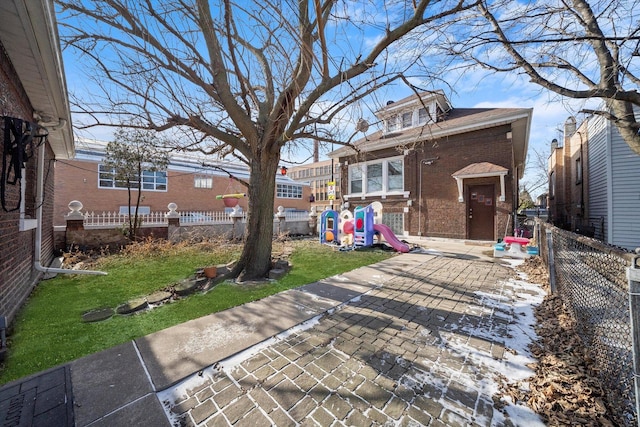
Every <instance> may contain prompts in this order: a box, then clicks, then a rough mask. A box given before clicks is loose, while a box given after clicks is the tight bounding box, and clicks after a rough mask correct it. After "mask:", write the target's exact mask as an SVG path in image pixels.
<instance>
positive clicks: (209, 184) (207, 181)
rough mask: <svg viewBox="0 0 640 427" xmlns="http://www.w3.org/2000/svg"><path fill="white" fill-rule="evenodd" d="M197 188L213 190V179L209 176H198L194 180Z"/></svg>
mask: <svg viewBox="0 0 640 427" xmlns="http://www.w3.org/2000/svg"><path fill="white" fill-rule="evenodd" d="M193 186H194V187H195V188H213V177H212V176H209V175H196V176H194V178H193Z"/></svg>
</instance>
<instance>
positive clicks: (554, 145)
mask: <svg viewBox="0 0 640 427" xmlns="http://www.w3.org/2000/svg"><path fill="white" fill-rule="evenodd" d="M557 148H558V140H557V139H555V138H553V139H552V140H551V151H553V150H555V149H557Z"/></svg>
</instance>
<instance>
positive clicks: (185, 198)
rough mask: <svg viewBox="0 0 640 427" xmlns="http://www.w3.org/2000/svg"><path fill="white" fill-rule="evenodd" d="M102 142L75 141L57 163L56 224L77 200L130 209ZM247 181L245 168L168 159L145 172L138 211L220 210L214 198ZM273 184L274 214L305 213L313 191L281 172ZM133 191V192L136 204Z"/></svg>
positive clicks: (87, 206)
mask: <svg viewBox="0 0 640 427" xmlns="http://www.w3.org/2000/svg"><path fill="white" fill-rule="evenodd" d="M106 146H107V143H106V142H103V141H93V140H78V141H77V142H76V156H75V158H73V159H69V160H64V161H58V162H56V180H55V184H56V197H55V210H54V225H65V224H66V221H65V215H67V214H68V213H69V212H70V210H69V207H68V205H69V202H71V201H72V200H78V201H80V202H81V203H82V204H83V206H84V207H83V209H82V211H83V212H94V213H96V214H101V213H102V212H118V213H127V212H128V210H129V205H128V196H127V190H126V186H125V184H124V183H122V182H118V181H116V180H115V179H114V173H113V170H111V169H109V170H107V169H106V168H105V167H104V166H103V164H102V161H103V159H104V154H105V148H106ZM229 174H231V175H232V176H233V177H235V178H238V179H240V180H242V181H244V182H248V180H249V170H248V169H247V168H246V167H244V166H243V165H240V164H237V163H229V162H216V161H212V160H207V159H206V158H203V157H196V156H192V155H188V154H174V155H172V156H171V159H170V162H169V166H168V168H167V170H166V171H159V172H144V176H143V183H142V190H143V194H142V197H143V199H142V201H141V203H140V213H149V212H163V211H164V212H168V211H169V210H168V208H167V205H168V204H169V203H175V204H176V205H178V209H177V210H178V212H180V211H182V212H184V211H189V212H191V211H223V210H225V209H226V210H229V209H230V208H226V207H225V204H224V202H223V200H221V199H218V198H216V196H222V195H225V194H240V193H247V190H246V188H245V187H244V186H243V185H242V184H240V183H239V182H237V181H235V180H233V179H231V178H229ZM274 179H275V180H276V195H275V196H276V197H275V201H274V213H275V212H276V211H277V208H278V207H279V206H282V207H284V208H285V211H287V210H294V211H308V210H309V207H310V206H309V196H310V195H311V190H310V187H309V185H308V184H303V183H299V182H295V181H294V180H292V179H291V178H290V177H289V176H287V175H281V174H280V172H279V173H278V174H277V175H276V176H275V178H274ZM136 197H137V190H135V189H134V191H133V194H132V199H133V200H132V206H135V198H136ZM237 200H238V204H239V205H240V206H241V207H242V208H243V209H245V210H246V208H247V206H248V203H249V201H248V199H247V198H244V197H243V198H239V199H237Z"/></svg>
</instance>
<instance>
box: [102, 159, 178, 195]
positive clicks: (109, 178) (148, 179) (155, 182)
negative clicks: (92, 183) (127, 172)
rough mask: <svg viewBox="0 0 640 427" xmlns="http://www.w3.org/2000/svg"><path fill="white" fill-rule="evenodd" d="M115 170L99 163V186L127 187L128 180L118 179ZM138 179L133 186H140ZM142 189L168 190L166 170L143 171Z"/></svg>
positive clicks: (132, 183) (133, 182)
mask: <svg viewBox="0 0 640 427" xmlns="http://www.w3.org/2000/svg"><path fill="white" fill-rule="evenodd" d="M115 175H116V173H115V170H114V169H112V168H107V167H105V166H104V165H98V187H99V188H127V182H126V181H123V180H116V178H115ZM139 186H140V183H139V182H138V181H132V182H131V188H139ZM142 189H143V190H151V191H167V173H166V172H160V171H157V172H151V171H143V172H142Z"/></svg>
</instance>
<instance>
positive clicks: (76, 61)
mask: <svg viewBox="0 0 640 427" xmlns="http://www.w3.org/2000/svg"><path fill="white" fill-rule="evenodd" d="M349 4H350V3H349ZM353 4H357V2H354V3H353ZM353 13H354V15H355V14H357V12H353ZM377 30H378V33H379V30H380V29H379V28H377ZM244 31H251V30H250V29H249V30H247V29H244ZM351 31H356V34H354V35H352V36H351V37H350V38H349V42H350V43H349V44H348V45H344V44H342V45H340V44H338V47H337V49H343V50H344V52H343V53H345V54H346V55H350V54H353V52H352V51H354V50H357V49H360V48H362V47H363V46H364V47H365V48H366V47H367V46H371V45H372V44H374V43H375V42H376V40H377V37H379V34H376V33H375V32H373V33H371V34H369V33H367V32H366V31H363V33H362V34H357V33H358V31H357V30H353V29H352V30H351ZM342 36H344V34H343V35H342ZM358 36H359V37H361V39H357V37H358ZM420 43H422V44H423V45H424V46H428V43H429V41H428V40H427V41H426V42H425V41H424V40H420ZM409 46H410V47H411V46H412V45H409ZM413 47H415V45H413ZM392 51H393V52H394V53H393V54H395V55H397V57H396V58H395V59H397V60H398V61H400V62H401V61H402V60H403V58H402V57H401V52H402V48H399V49H396V50H393V49H392ZM407 51H411V49H408V50H407ZM101 52H103V53H102V54H103V55H105V56H103V59H105V58H107V56H106V55H108V53H107V52H106V51H104V50H103V51H101ZM398 52H400V53H398ZM393 54H392V55H393ZM428 54H429V51H428V47H427V48H426V50H425V52H423V55H422V57H423V58H426V57H428ZM63 55H64V59H65V69H66V74H67V83H68V86H69V88H70V91H72V92H74V93H76V94H77V95H78V96H80V97H82V91H86V92H90V91H91V88H90V87H89V86H86V85H87V83H88V82H89V81H90V80H89V79H87V78H86V76H84V75H83V74H82V72H81V71H80V70H79V67H78V66H79V65H80V63H81V62H82V59H80V58H79V57H77V56H75V55H74V52H73V51H72V50H71V49H65V50H64V51H63ZM424 61H425V63H426V60H424ZM436 77H437V78H438V79H440V80H442V84H440V85H438V84H437V83H433V82H419V81H412V83H414V84H416V85H417V87H418V88H420V89H425V90H426V89H431V90H433V89H442V90H444V92H445V94H446V95H447V96H448V98H449V100H450V102H451V104H452V105H453V107H454V108H456V107H457V108H487V107H493V108H495V107H515V108H533V118H532V123H531V129H530V137H529V157H531V154H530V153H531V151H532V150H536V151H537V152H538V153H541V154H542V155H543V156H544V157H547V156H548V155H549V154H550V143H551V141H552V140H553V139H554V138H555V139H558V140H561V138H562V132H561V130H562V127H563V123H564V121H565V120H566V119H567V118H568V117H569V116H571V115H575V116H576V119H577V121H578V123H580V122H581V121H582V119H583V117H582V115H581V114H578V112H579V111H580V109H581V108H583V107H584V105H582V101H571V100H566V99H560V98H559V97H558V96H556V95H553V94H551V93H550V92H549V91H547V90H544V89H542V88H540V87H539V86H537V85H534V84H532V83H530V82H529V81H528V78H527V77H526V76H523V75H520V74H517V73H515V72H512V73H501V74H496V73H493V72H489V71H486V70H481V69H466V70H464V72H462V71H447V72H446V73H443V74H442V75H438V76H436ZM412 93H413V92H412V91H411V89H409V88H408V87H407V86H406V85H398V84H396V85H394V86H393V87H389V88H382V89H380V90H379V91H378V92H377V93H376V94H375V97H376V98H377V99H378V100H379V101H381V100H384V101H387V100H398V99H401V98H404V97H406V96H408V95H411V94H412ZM593 104H594V103H593V102H592V103H591V105H590V106H594V105H593ZM380 105H381V104H378V105H377V106H375V107H374V108H371V106H364V107H360V108H361V109H362V110H363V115H364V116H365V117H364V118H365V119H368V120H369V121H370V122H373V120H372V119H373V114H372V113H373V111H375V110H376V109H378V108H379V107H380ZM382 105H383V104H382ZM319 108H321V107H319ZM367 116H368V117H367ZM73 121H74V123H76V124H77V123H79V122H80V121H81V120H80V117H79V116H75V117H74V118H73ZM347 126H353V127H355V123H350V124H347ZM376 130H378V128H377V127H376V126H371V127H370V130H369V132H374V131H376ZM76 134H77V136H80V137H87V138H93V139H99V140H105V141H110V140H112V139H113V133H112V131H111V130H110V129H108V128H92V129H89V130H86V131H79V132H76ZM308 145H311V144H308ZM310 152H311V149H309V150H308V152H306V153H300V157H299V158H292V159H291V160H294V161H301V159H306V158H308V157H309V155H310ZM323 154H326V152H325V153H323ZM325 158H326V157H325ZM283 160H285V161H286V160H287V156H283ZM536 173H539V171H534V170H532V168H531V165H528V167H527V168H525V178H524V180H523V182H524V183H527V182H529V181H531V180H532V179H533V178H532V176H533V175H535V174H536ZM543 190H544V189H540V190H538V191H536V192H534V193H533V194H532V196H533V197H534V198H535V197H536V196H537V195H539V194H540V193H541V192H543Z"/></svg>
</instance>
